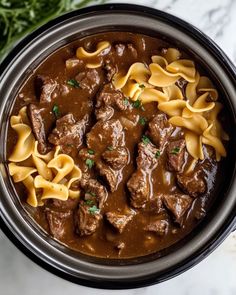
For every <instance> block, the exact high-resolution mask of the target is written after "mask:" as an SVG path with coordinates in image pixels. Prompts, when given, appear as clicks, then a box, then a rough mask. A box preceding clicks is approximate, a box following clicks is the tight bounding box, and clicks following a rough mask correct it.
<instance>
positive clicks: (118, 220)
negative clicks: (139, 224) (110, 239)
mask: <svg viewBox="0 0 236 295" xmlns="http://www.w3.org/2000/svg"><path fill="white" fill-rule="evenodd" d="M106 218H107V220H108V221H109V222H110V224H112V225H113V227H114V228H115V229H116V230H118V232H119V233H120V234H121V233H122V232H123V231H124V229H125V227H126V225H127V224H128V222H130V221H131V220H132V218H133V215H132V214H130V215H125V214H119V213H116V212H107V213H106Z"/></svg>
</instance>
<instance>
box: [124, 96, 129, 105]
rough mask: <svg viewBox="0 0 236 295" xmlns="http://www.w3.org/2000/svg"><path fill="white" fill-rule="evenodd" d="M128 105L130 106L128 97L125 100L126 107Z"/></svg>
mask: <svg viewBox="0 0 236 295" xmlns="http://www.w3.org/2000/svg"><path fill="white" fill-rule="evenodd" d="M128 104H129V100H128V98H127V97H126V98H125V99H124V105H125V106H127V105H128Z"/></svg>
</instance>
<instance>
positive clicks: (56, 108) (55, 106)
mask: <svg viewBox="0 0 236 295" xmlns="http://www.w3.org/2000/svg"><path fill="white" fill-rule="evenodd" d="M52 112H53V114H54V116H55V117H56V118H59V117H60V110H59V107H58V105H56V104H55V105H54V106H53V108H52Z"/></svg>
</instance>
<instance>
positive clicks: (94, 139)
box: [87, 119, 124, 150]
mask: <svg viewBox="0 0 236 295" xmlns="http://www.w3.org/2000/svg"><path fill="white" fill-rule="evenodd" d="M87 145H88V147H89V148H90V149H93V150H97V149H98V150H101V149H106V148H107V147H108V146H112V147H116V146H122V145H124V131H123V127H122V125H121V123H120V121H119V120H116V119H111V120H109V121H106V122H103V121H98V122H97V123H96V124H95V125H94V126H93V128H92V129H91V131H90V132H89V133H87Z"/></svg>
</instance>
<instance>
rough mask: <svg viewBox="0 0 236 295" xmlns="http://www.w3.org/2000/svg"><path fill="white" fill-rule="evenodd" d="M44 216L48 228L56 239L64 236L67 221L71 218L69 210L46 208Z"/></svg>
mask: <svg viewBox="0 0 236 295" xmlns="http://www.w3.org/2000/svg"><path fill="white" fill-rule="evenodd" d="M46 218H47V221H48V225H49V230H50V233H51V234H52V236H53V237H54V238H56V239H58V240H60V239H62V238H63V237H65V235H66V233H67V223H68V222H69V221H70V219H71V218H72V213H71V211H68V212H59V211H52V210H46Z"/></svg>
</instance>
